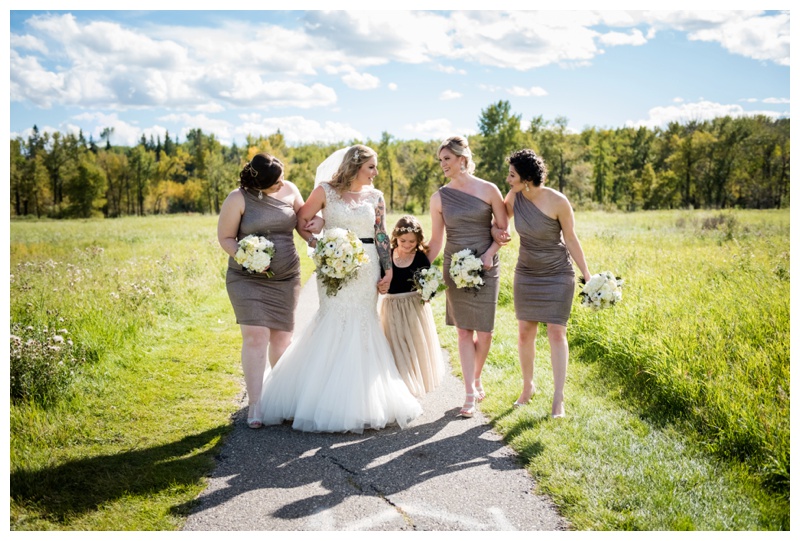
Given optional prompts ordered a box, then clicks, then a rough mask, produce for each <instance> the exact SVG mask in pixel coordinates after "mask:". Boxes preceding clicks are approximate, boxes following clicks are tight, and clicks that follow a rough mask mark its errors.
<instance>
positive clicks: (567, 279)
mask: <svg viewBox="0 0 800 541" xmlns="http://www.w3.org/2000/svg"><path fill="white" fill-rule="evenodd" d="M514 228H515V229H516V230H517V234H519V258H518V259H517V267H516V268H515V269H514V310H515V312H516V314H517V319H518V320H521V321H541V322H544V323H555V324H557V325H566V324H567V320H568V319H569V314H570V311H571V310H572V298H573V296H574V295H575V270H574V269H573V267H572V260H571V259H570V257H569V251H568V250H567V246H566V244H564V236H563V234H562V232H561V223H560V222H559V221H558V220H556V219H553V218H551V217H550V216H548V215H546V214H545V213H543V212H542V211H541V210H539V208H538V207H537V206H536V205H535V204H533V203H532V202H531V201H530V200H528V199H527V198H526V197H525V196H524V195H522V193H520V192H517V194H516V196H515V197H514Z"/></svg>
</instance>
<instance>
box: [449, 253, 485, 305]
mask: <svg viewBox="0 0 800 541" xmlns="http://www.w3.org/2000/svg"><path fill="white" fill-rule="evenodd" d="M450 278H452V279H453V282H455V284H456V287H457V288H458V289H471V290H473V291H474V292H475V293H476V294H477V293H478V290H479V289H480V288H481V286H482V285H483V263H482V262H481V260H480V259H479V258H478V257H477V256H476V254H475V251H474V250H470V249H469V248H467V249H464V250H461V251H460V252H456V253H454V254H453V255H452V256H451V257H450Z"/></svg>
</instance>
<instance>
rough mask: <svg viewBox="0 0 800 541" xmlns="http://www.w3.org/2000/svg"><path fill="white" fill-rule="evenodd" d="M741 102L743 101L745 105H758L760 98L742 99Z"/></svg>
mask: <svg viewBox="0 0 800 541" xmlns="http://www.w3.org/2000/svg"><path fill="white" fill-rule="evenodd" d="M739 101H743V102H745V103H758V98H742V99H740V100H739Z"/></svg>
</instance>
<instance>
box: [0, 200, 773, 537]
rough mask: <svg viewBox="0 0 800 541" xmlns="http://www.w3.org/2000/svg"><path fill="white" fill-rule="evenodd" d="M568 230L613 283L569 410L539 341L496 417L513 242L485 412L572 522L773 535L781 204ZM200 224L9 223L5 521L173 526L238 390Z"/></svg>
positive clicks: (217, 282)
mask: <svg viewBox="0 0 800 541" xmlns="http://www.w3.org/2000/svg"><path fill="white" fill-rule="evenodd" d="M393 218H396V216H392V217H390V218H389V220H388V221H389V223H393ZM576 219H577V230H578V235H579V237H580V239H581V241H582V244H583V248H584V251H585V252H586V254H587V259H588V262H589V265H590V268H591V269H592V271H594V272H597V271H600V270H611V271H613V272H615V273H616V274H618V275H620V276H622V277H623V278H624V279H625V287H624V297H623V301H622V303H621V304H620V305H618V306H617V307H615V308H613V309H612V310H607V311H602V312H592V311H589V310H585V309H582V308H581V307H579V306H577V303H576V306H575V307H574V308H573V317H572V319H571V320H570V324H569V340H570V345H571V361H572V362H571V365H570V372H569V376H568V379H567V407H568V410H567V413H568V417H567V418H565V419H562V420H556V421H553V420H550V419H548V417H547V413H548V412H549V400H550V396H549V393H551V392H552V377H551V375H550V370H549V357H548V346H547V339H546V336H545V332H540V336H539V339H538V340H537V352H538V357H537V363H536V364H537V366H536V383H537V388H538V389H539V391H538V394H537V395H536V397H535V398H534V400H533V401H532V404H531V405H530V406H527V407H525V408H521V409H519V410H512V409H511V407H510V405H511V403H512V402H513V401H514V399H515V398H516V396H517V393H518V391H519V389H518V387H519V369H518V367H517V356H516V355H517V351H516V347H517V346H516V321H515V320H514V316H513V299H512V296H511V292H512V279H513V265H514V261H515V254H516V250H517V240H516V239H515V240H514V241H512V243H511V245H510V246H508V247H506V248H503V249H502V250H501V252H500V254H501V260H502V265H503V270H502V281H501V298H500V306H499V311H498V316H497V320H496V321H497V327H496V331H495V340H494V345H493V347H492V350H491V352H490V358H489V361H488V364H487V368H486V372H485V377H484V382H485V386H486V387H487V390H488V392H489V397H488V398H487V400H486V401H485V402H484V403H483V404H482V406H481V409H482V410H483V411H484V413H486V414H488V415H489V417H490V418H491V419H492V422H493V423H494V424H495V427H496V428H497V429H498V430H499V431H500V432H501V433H503V434H504V435H505V437H506V439H507V441H508V442H509V443H510V444H511V445H512V446H513V447H514V448H515V449H517V450H518V452H519V453H520V454H521V455H522V457H523V459H524V460H525V462H526V466H527V467H528V469H529V470H530V471H531V472H532V473H533V474H534V475H535V476H536V477H537V478H538V479H539V483H540V484H539V486H540V489H541V490H542V491H543V492H545V493H548V494H550V495H551V496H552V497H553V499H554V501H555V502H556V503H557V504H558V505H559V507H560V509H561V511H562V513H563V514H564V515H565V516H566V517H567V518H568V520H570V521H571V523H572V525H573V527H574V528H576V529H581V530H586V529H605V530H609V529H610V530H617V529H639V530H662V529H671V530H678V529H706V530H708V529H721V530H754V529H766V530H777V529H788V528H789V503H788V501H789V211H788V210H786V211H735V212H718V211H714V212H712V211H691V212H690V211H657V212H647V213H634V214H623V213H601V212H585V213H578V215H577V217H576ZM423 223H424V224H425V225H426V226H427V224H428V223H429V220H423ZM215 226H216V218H215V217H213V216H168V217H148V218H123V219H118V220H105V221H103V220H88V221H39V222H25V221H19V222H12V223H11V275H12V276H11V278H10V312H11V334H12V344H11V350H12V363H11V375H12V377H11V392H12V397H13V400H12V403H11V409H10V427H11V446H10V447H11V527H12V529H17V530H20V529H39V530H41V529H77V530H81V529H83V530H97V529H110V530H120V529H131V530H153V529H156V530H170V529H176V528H179V527H180V525H181V524H182V522H183V516H184V515H185V513H186V510H187V505H188V503H189V502H191V500H192V499H193V498H194V497H195V496H196V495H197V494H198V493H199V491H200V490H202V487H203V476H204V475H206V474H208V472H210V471H211V469H212V468H213V464H214V459H213V457H214V455H215V454H216V453H217V452H218V449H219V445H220V442H221V439H222V438H223V437H224V435H225V433H226V432H227V431H229V430H230V427H231V426H230V416H231V415H232V414H233V413H234V412H235V411H236V410H237V408H238V404H239V398H240V397H241V396H242V392H243V390H242V382H241V371H240V368H239V359H238V351H239V345H240V337H239V332H238V328H237V327H236V325H235V322H234V319H233V314H232V310H231V308H230V305H229V303H228V299H227V295H226V294H225V287H224V274H225V257H226V256H225V254H224V253H223V252H222V250H221V249H220V248H219V246H218V245H217V242H216V229H215ZM301 245H302V244H301V243H298V246H301ZM302 260H303V262H304V263H303V265H304V266H303V278H304V280H305V279H306V278H307V277H308V276H309V275H310V273H311V271H312V268H311V264H310V260H309V259H308V258H305V257H303V258H302ZM434 309H435V312H436V314H437V321H438V322H439V323H440V325H439V330H440V336H441V339H442V342H443V345H444V346H445V347H448V349H450V351H451V353H452V354H453V355H452V357H453V358H454V359H455V358H456V357H457V355H456V352H457V349H456V347H455V332H454V331H453V329H452V328H446V327H444V325H443V324H442V322H443V319H444V318H443V311H444V308H443V302H442V299H441V298H439V299H436V300H435V301H434ZM543 331H544V329H543ZM454 369H455V370H456V371H457V370H458V366H457V362H456V364H455V366H454Z"/></svg>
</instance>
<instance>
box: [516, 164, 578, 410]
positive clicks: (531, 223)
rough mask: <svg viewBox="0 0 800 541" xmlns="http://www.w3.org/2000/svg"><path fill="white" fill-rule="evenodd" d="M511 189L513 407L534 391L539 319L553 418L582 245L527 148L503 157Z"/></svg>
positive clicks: (559, 405) (561, 200)
mask: <svg viewBox="0 0 800 541" xmlns="http://www.w3.org/2000/svg"><path fill="white" fill-rule="evenodd" d="M508 161H509V166H508V178H507V179H506V180H507V181H508V184H509V186H511V190H510V191H509V192H508V195H506V198H505V204H506V211H507V213H508V216H509V218H510V217H514V228H515V229H516V231H517V233H518V234H519V244H520V245H519V259H518V260H517V267H516V269H515V271H514V310H515V311H516V315H517V320H518V324H519V337H518V345H519V364H520V367H521V369H522V394H520V396H519V398H518V399H517V401H516V402H514V407H519V406H522V405H524V404H527V403H528V401H529V400H530V399H531V395H533V394H534V393H535V392H536V389H535V388H534V386H533V364H534V363H533V361H534V357H535V355H536V332H537V330H538V326H539V322H543V323H546V324H547V338H548V340H549V342H550V362H551V363H552V365H553V382H554V386H555V391H554V392H553V407H552V411H551V415H552V416H553V417H563V416H564V382H565V381H566V379H567V361H568V358H569V346H568V344H567V320H568V319H569V315H570V311H571V309H572V300H573V297H574V294H575V270H574V269H573V268H572V261H571V260H570V256H572V259H573V260H574V261H575V263H576V264H577V266H578V268H579V269H580V271H581V272H582V273H583V276H584V277H585V278H587V279H588V278H590V277H591V274H589V267H588V266H587V265H586V259H585V258H584V256H583V249H582V248H581V243H580V242H579V241H578V237H577V235H576V234H575V228H574V225H575V217H574V215H573V213H572V206H571V205H570V203H569V201H568V200H567V198H566V197H565V196H564V195H563V194H562V193H561V192H558V191H556V190H553V189H551V188H547V187H545V186H544V182H545V179H546V177H547V167H546V166H545V163H544V160H542V158H541V157H540V156H537V155H536V153H535V152H534V151H533V150H530V149H524V150H519V151H517V152H515V153H513V154H512V155H511V157H509V159H508Z"/></svg>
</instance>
